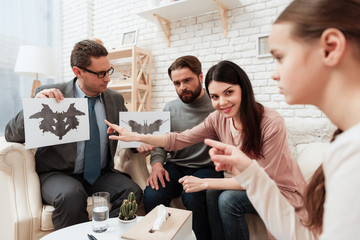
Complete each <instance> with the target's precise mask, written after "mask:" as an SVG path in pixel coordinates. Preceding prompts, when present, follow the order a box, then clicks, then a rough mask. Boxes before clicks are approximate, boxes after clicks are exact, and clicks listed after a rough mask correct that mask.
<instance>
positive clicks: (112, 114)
mask: <svg viewBox="0 0 360 240" xmlns="http://www.w3.org/2000/svg"><path fill="white" fill-rule="evenodd" d="M76 80H77V79H76V78H74V79H73V80H72V81H69V82H67V83H59V84H52V85H45V86H41V87H39V88H37V89H36V92H35V94H36V93H38V92H39V91H41V90H43V89H48V88H57V89H59V90H60V91H61V92H62V93H63V95H64V97H65V98H66V97H68V98H73V97H75V92H74V87H75V85H74V84H75V83H76ZM103 99H104V105H105V112H106V118H107V120H109V121H110V122H112V123H118V122H119V112H120V111H125V112H126V111H127V108H126V107H125V104H124V98H123V96H122V95H121V94H120V93H118V92H116V91H113V90H110V89H108V90H107V91H106V92H104V93H103ZM5 138H6V140H7V141H9V142H19V143H24V142H25V132H24V115H23V111H20V112H19V113H18V114H17V115H16V116H15V117H14V118H13V119H12V120H10V122H9V123H8V124H7V125H6V128H5ZM116 147H117V141H113V140H111V141H110V142H109V151H110V154H108V156H111V159H108V165H109V167H110V169H112V170H114V161H112V159H114V155H115V152H116ZM76 156H77V143H76V142H73V143H66V144H61V145H54V146H48V147H41V148H38V149H37V151H36V154H35V160H36V172H37V173H38V174H39V175H42V174H44V175H45V176H44V175H43V176H41V179H42V180H43V179H44V177H46V176H48V175H49V174H52V173H55V172H64V173H69V174H71V173H73V171H74V167H75V160H76ZM114 171H116V170H114Z"/></svg>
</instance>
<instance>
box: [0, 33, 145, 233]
mask: <svg viewBox="0 0 360 240" xmlns="http://www.w3.org/2000/svg"><path fill="white" fill-rule="evenodd" d="M70 58H71V59H70V63H71V67H72V70H73V72H74V74H75V75H76V77H75V78H74V79H73V80H71V81H69V82H67V83H59V84H53V85H47V86H42V87H40V88H38V89H36V92H35V98H55V100H56V101H57V102H60V101H61V100H63V99H64V98H84V97H86V98H88V101H89V104H90V101H91V99H93V102H94V104H95V105H94V106H93V108H92V109H93V110H92V111H94V112H95V113H93V116H94V118H93V121H95V122H94V124H93V125H92V126H94V127H95V129H96V130H94V131H93V130H90V140H87V141H81V142H73V143H66V144H61V145H54V146H47V147H40V148H38V149H37V151H36V154H35V161H36V171H37V173H38V174H39V178H40V184H41V195H42V199H43V201H44V202H45V203H47V204H50V205H52V206H54V208H55V210H54V212H53V216H52V220H53V223H54V226H55V229H60V228H63V227H67V226H70V225H73V224H77V223H81V222H86V221H89V217H88V214H87V211H86V206H87V198H88V196H91V195H92V194H93V193H95V192H109V193H110V202H111V205H112V208H111V210H110V214H109V215H110V217H117V216H118V214H119V208H120V205H121V203H122V200H123V199H125V198H127V196H128V194H129V193H130V192H134V193H135V195H136V200H137V202H138V203H140V201H141V199H142V190H141V188H140V187H139V186H138V185H137V184H136V183H135V182H133V181H132V180H131V179H130V177H129V176H128V175H127V174H125V173H122V172H120V171H117V170H115V169H114V162H113V158H114V155H115V152H116V147H117V141H109V139H108V136H107V126H106V124H105V122H104V119H107V120H109V121H111V122H119V111H127V109H126V107H125V105H124V98H123V96H122V95H121V94H120V93H117V92H115V91H113V90H110V89H107V84H108V83H109V81H110V78H109V75H111V74H112V73H113V71H114V69H113V68H112V67H111V65H110V61H109V58H108V52H107V50H106V49H105V47H104V46H102V45H101V44H99V43H98V42H96V41H93V40H83V41H80V42H78V43H76V44H75V46H74V48H73V50H72V53H71V57H70ZM90 111H91V110H90V109H89V116H90ZM90 119H91V117H90ZM91 122H92V120H90V125H91V124H92V123H91ZM90 129H92V127H90ZM93 133H94V134H93ZM5 138H6V140H7V141H12V142H19V143H23V142H25V133H24V116H23V111H20V112H19V113H18V114H17V115H16V116H15V118H13V119H12V120H10V122H9V123H8V124H7V126H6V129H5ZM94 141H95V143H94ZM90 143H91V144H93V145H91V146H90V145H89V144H90ZM94 146H95V147H94ZM94 149H96V150H95V151H96V153H93V150H94ZM94 156H97V157H94ZM88 159H93V160H88ZM89 161H95V163H94V162H92V163H89Z"/></svg>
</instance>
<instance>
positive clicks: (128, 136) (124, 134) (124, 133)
mask: <svg viewBox="0 0 360 240" xmlns="http://www.w3.org/2000/svg"><path fill="white" fill-rule="evenodd" d="M105 123H106V124H107V125H108V126H109V127H108V129H107V133H108V134H112V133H116V132H117V133H119V136H116V135H110V136H109V139H111V140H120V141H124V142H131V141H137V139H136V135H137V133H133V132H130V131H129V130H127V129H126V128H124V127H120V126H119V125H116V124H113V123H111V122H109V121H107V120H105Z"/></svg>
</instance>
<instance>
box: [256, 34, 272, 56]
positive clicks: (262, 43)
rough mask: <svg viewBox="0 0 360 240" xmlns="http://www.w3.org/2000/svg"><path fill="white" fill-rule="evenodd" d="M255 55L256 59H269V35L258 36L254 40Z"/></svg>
mask: <svg viewBox="0 0 360 240" xmlns="http://www.w3.org/2000/svg"><path fill="white" fill-rule="evenodd" d="M256 55H257V57H258V58H264V57H271V53H270V46H269V34H262V35H258V36H257V39H256Z"/></svg>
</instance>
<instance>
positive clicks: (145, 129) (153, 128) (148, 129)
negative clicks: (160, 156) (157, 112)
mask: <svg viewBox="0 0 360 240" xmlns="http://www.w3.org/2000/svg"><path fill="white" fill-rule="evenodd" d="M167 120H169V119H166V120H161V119H158V120H156V121H155V122H153V123H151V124H149V125H148V124H147V122H146V121H144V125H141V124H139V123H137V122H136V121H134V120H129V121H127V122H125V121H122V122H124V123H126V124H127V125H129V126H130V127H131V131H132V132H137V133H142V134H148V133H150V134H152V133H154V132H157V131H159V130H160V126H161V125H162V124H163V123H164V122H166V121H167Z"/></svg>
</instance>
